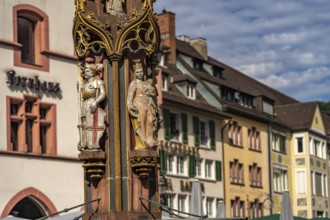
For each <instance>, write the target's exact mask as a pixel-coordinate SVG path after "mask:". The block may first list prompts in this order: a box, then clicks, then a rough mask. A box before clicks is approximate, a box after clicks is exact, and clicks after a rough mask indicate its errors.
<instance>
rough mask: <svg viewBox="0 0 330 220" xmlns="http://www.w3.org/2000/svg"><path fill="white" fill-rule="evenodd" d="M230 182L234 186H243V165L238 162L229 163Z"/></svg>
mask: <svg viewBox="0 0 330 220" xmlns="http://www.w3.org/2000/svg"><path fill="white" fill-rule="evenodd" d="M229 169H230V182H231V183H234V184H244V170H243V164H242V163H239V161H238V160H234V161H231V162H229Z"/></svg>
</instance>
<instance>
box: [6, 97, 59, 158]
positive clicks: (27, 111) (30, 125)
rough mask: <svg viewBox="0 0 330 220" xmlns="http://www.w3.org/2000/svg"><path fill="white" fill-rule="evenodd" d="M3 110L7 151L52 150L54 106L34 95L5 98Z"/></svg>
mask: <svg viewBox="0 0 330 220" xmlns="http://www.w3.org/2000/svg"><path fill="white" fill-rule="evenodd" d="M7 109H8V113H7V117H8V118H7V120H8V121H9V129H8V130H9V131H10V132H8V150H9V151H18V152H27V153H38V154H50V155H54V154H55V153H56V146H55V114H56V108H55V105H53V104H49V103H42V102H41V101H40V98H37V97H29V96H25V97H24V99H18V98H11V97H7Z"/></svg>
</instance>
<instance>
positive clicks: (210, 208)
mask: <svg viewBox="0 0 330 220" xmlns="http://www.w3.org/2000/svg"><path fill="white" fill-rule="evenodd" d="M214 201H215V199H214V198H213V197H207V198H206V203H205V210H206V212H207V215H208V217H209V218H210V217H215V208H214V204H215V203H214ZM210 211H211V212H210Z"/></svg>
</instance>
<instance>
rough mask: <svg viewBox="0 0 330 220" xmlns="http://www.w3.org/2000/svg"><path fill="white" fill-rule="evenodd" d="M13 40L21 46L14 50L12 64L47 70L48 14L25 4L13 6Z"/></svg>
mask: <svg viewBox="0 0 330 220" xmlns="http://www.w3.org/2000/svg"><path fill="white" fill-rule="evenodd" d="M13 16H14V21H15V22H14V41H15V42H17V43H19V44H21V45H22V46H21V47H20V48H19V49H17V50H15V52H14V64H15V65H16V66H22V67H27V68H32V69H37V70H43V71H48V70H49V60H48V57H47V55H46V54H44V53H43V52H45V51H47V50H48V31H49V27H48V16H47V15H46V14H45V13H44V12H42V11H41V10H40V9H38V8H36V7H34V6H31V5H26V4H20V5H17V6H15V7H14V13H13Z"/></svg>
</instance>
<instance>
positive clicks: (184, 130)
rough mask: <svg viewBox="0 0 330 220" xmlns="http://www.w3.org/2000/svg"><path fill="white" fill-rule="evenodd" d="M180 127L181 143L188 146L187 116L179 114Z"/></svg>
mask: <svg viewBox="0 0 330 220" xmlns="http://www.w3.org/2000/svg"><path fill="white" fill-rule="evenodd" d="M181 127H182V143H184V144H188V121H187V115H186V114H184V113H182V114H181Z"/></svg>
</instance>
